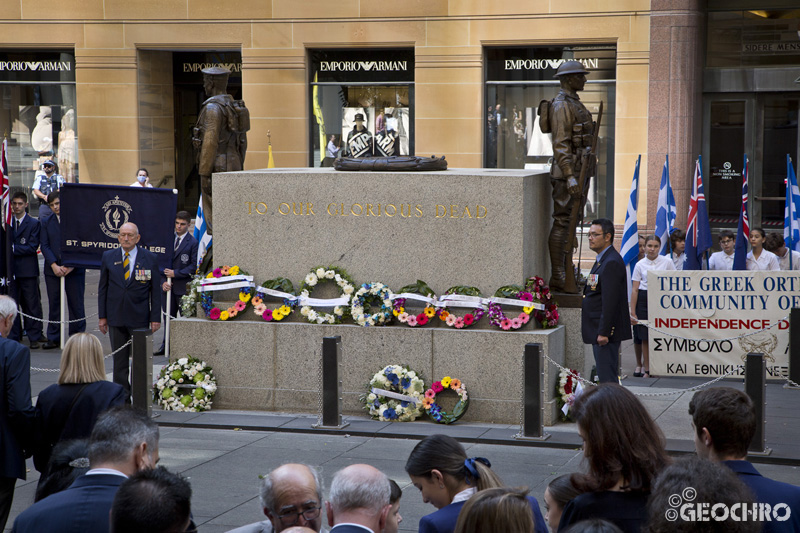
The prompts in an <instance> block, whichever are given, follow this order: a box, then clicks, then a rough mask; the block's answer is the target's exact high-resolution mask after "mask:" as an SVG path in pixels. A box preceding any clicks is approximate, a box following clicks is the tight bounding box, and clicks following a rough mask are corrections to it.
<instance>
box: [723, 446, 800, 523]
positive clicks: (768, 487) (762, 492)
mask: <svg viewBox="0 0 800 533" xmlns="http://www.w3.org/2000/svg"><path fill="white" fill-rule="evenodd" d="M722 464H724V465H725V466H727V467H728V468H730V469H731V470H733V471H734V472H735V473H736V476H737V477H738V478H739V479H740V480H741V481H742V483H744V484H745V485H747V486H748V487H749V488H750V490H751V491H752V492H753V495H755V497H756V501H758V502H759V503H768V504H770V505H771V506H772V508H773V509H774V508H775V506H776V505H778V504H779V503H785V504H786V505H788V506H789V509H791V516H789V519H788V520H787V521H785V522H776V521H771V522H766V521H765V522H762V525H763V529H762V531H764V532H773V531H774V532H779V531H800V487H796V486H794V485H790V484H788V483H782V482H780V481H775V480H774V479H769V478H766V477H764V476H762V475H761V474H759V473H758V470H756V469H755V467H754V466H753V465H752V464H751V463H750V462H749V461H722ZM778 513H779V516H785V515H786V513H787V511H786V510H785V509H784V510H783V511H780V510H779V511H778Z"/></svg>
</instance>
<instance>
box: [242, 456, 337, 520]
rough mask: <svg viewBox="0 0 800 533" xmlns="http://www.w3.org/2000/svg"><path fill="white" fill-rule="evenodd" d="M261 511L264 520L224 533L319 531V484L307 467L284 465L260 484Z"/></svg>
mask: <svg viewBox="0 0 800 533" xmlns="http://www.w3.org/2000/svg"><path fill="white" fill-rule="evenodd" d="M261 507H262V508H263V510H264V514H265V515H266V516H267V518H268V520H264V521H263V522H256V523H254V524H248V525H246V526H242V527H239V528H236V529H233V530H231V531H229V532H228V533H279V532H281V531H287V530H289V529H291V528H293V527H295V526H300V527H307V528H309V529H313V530H314V531H317V532H319V531H322V532H323V533H327V530H326V529H323V528H322V515H321V513H320V510H321V509H322V480H321V479H320V477H319V473H318V472H317V471H316V470H315V469H314V468H313V467H311V466H308V465H303V464H293V463H289V464H285V465H282V466H279V467H278V468H276V469H275V470H273V471H272V472H270V473H269V474H267V475H266V476H264V478H263V480H262V481H261Z"/></svg>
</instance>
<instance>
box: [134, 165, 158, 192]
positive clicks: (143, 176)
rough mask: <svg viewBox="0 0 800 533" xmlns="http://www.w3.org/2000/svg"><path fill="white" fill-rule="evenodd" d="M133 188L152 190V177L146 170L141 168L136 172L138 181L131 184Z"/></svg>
mask: <svg viewBox="0 0 800 533" xmlns="http://www.w3.org/2000/svg"><path fill="white" fill-rule="evenodd" d="M131 187H150V188H151V189H152V188H153V186H152V185H151V184H150V175H149V174H148V173H147V169H146V168H140V169H139V170H138V171H137V172H136V181H134V182H133V183H131Z"/></svg>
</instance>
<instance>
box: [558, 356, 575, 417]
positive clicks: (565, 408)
mask: <svg viewBox="0 0 800 533" xmlns="http://www.w3.org/2000/svg"><path fill="white" fill-rule="evenodd" d="M580 376H581V375H580V374H579V373H578V371H577V370H572V369H569V370H561V371H560V372H559V373H558V383H556V399H557V403H558V408H559V410H560V411H561V415H560V417H561V419H562V420H563V421H565V422H571V421H572V417H571V416H570V414H569V409H570V407H572V404H573V403H574V402H575V399H576V398H577V394H578V385H579V383H580Z"/></svg>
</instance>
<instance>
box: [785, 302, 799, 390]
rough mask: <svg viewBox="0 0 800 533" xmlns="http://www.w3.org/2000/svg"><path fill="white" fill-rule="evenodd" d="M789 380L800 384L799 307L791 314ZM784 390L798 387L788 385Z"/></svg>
mask: <svg viewBox="0 0 800 533" xmlns="http://www.w3.org/2000/svg"><path fill="white" fill-rule="evenodd" d="M789 379H790V380H792V381H794V382H795V383H800V308H797V307H795V308H794V309H792V310H791V311H790V312H789ZM784 388H792V389H795V388H797V387H795V386H794V385H790V384H788V383H787V384H786V385H784Z"/></svg>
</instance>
